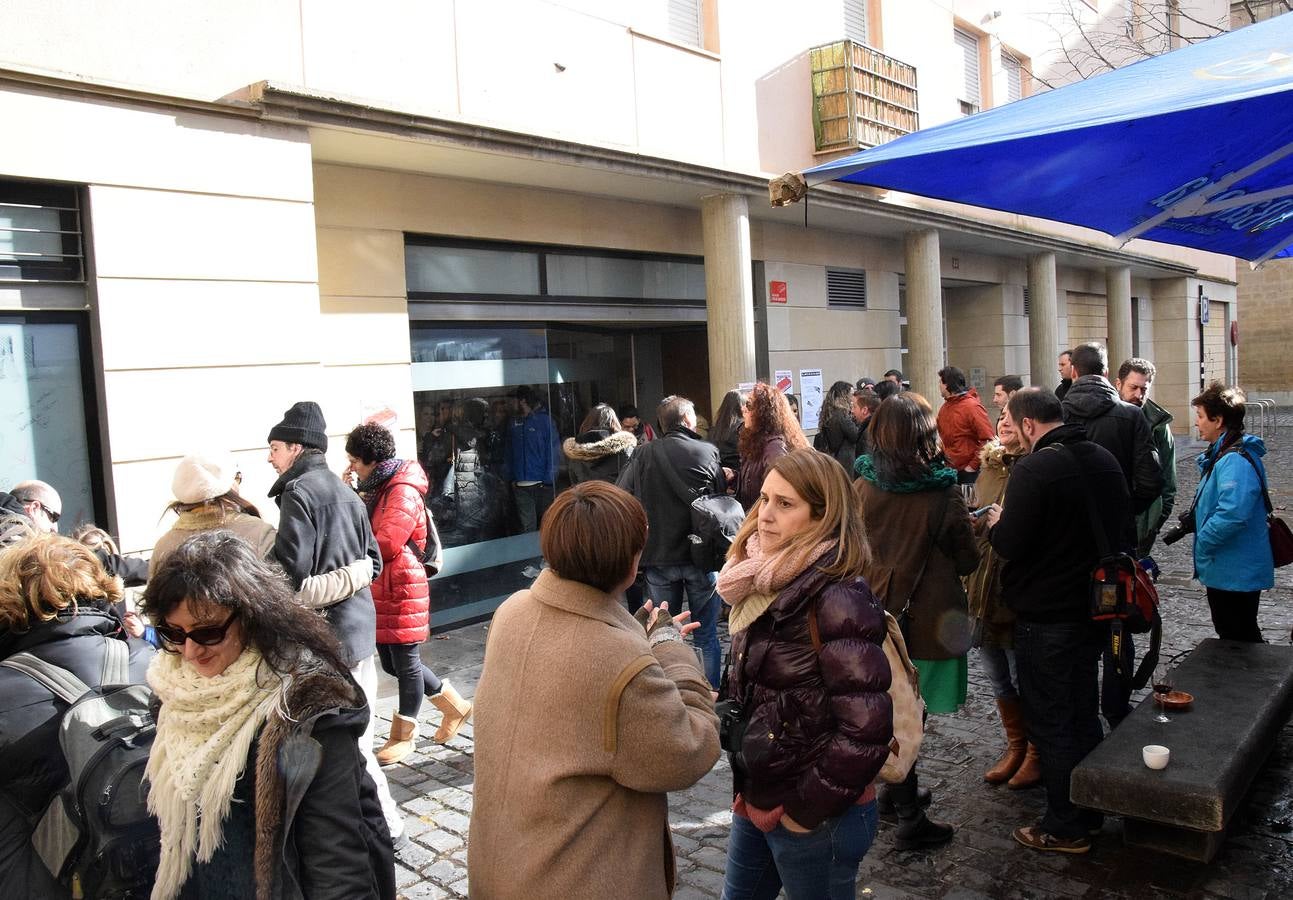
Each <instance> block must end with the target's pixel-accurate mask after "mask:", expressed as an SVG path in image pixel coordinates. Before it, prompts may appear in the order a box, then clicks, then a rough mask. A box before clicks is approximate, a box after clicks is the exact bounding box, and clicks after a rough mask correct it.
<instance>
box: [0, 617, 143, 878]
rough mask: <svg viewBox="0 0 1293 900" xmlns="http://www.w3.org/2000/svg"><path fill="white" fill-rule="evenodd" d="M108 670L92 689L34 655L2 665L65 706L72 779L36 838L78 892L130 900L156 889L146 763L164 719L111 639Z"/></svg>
mask: <svg viewBox="0 0 1293 900" xmlns="http://www.w3.org/2000/svg"><path fill="white" fill-rule="evenodd" d="M104 643H105V647H104V657H103V675H102V678H101V679H100V681H99V684H100V686H99V687H97V688H91V687H89V686H87V685H86V684H85V682H83V681H81V679H79V678H77V677H76V676H75V675H73V674H72V673H71V672H69V671H67V670H66V669H63V668H60V667H58V666H55V665H53V664H52V663H49V662H46V661H45V660H43V659H41V658H40V657H38V656H35V655H34V654H31V653H26V652H23V653H15V654H13V655H12V656H10V657H9V658H8V659H6V660H4V661H3V662H0V665H2V666H5V667H7V668H10V669H14V670H16V671H19V672H22V673H23V674H24V675H27V676H28V677H30V678H32V679H33V680H35V681H36V682H38V683H39V684H41V685H42V686H44V687H45V688H46V689H48V690H49V691H50V692H51V693H52V694H53V695H54V696H55V697H57V698H58V699H59V700H61V701H62V702H64V703H66V704H67V709H65V710H64V711H63V714H62V719H61V721H60V722H59V727H58V743H59V747H60V749H61V751H62V753H63V757H64V759H65V760H66V761H67V770H68V775H69V779H68V784H67V786H66V787H65V788H64V789H63V790H62V791H60V792H59V793H58V794H56V795H55V797H54V799H53V800H52V801H51V802H50V805H49V807H48V808H47V809H46V811H45V814H44V816H43V817H42V818H41V820H40V823H39V824H38V825H37V826H36V831H35V834H34V835H33V837H32V843H33V844H34V845H35V847H36V849H37V852H38V853H39V854H40V856H41V859H42V860H44V862H45V865H46V866H47V867H48V868H49V870H50V871H51V872H52V873H54V875H55V876H56V877H57V878H58V879H59V881H60V882H62V883H63V884H65V885H67V886H68V887H69V889H71V891H72V893H73V896H80V897H86V898H92V900H108V898H112V900H133V898H144V897H147V896H148V895H149V894H150V893H151V892H152V887H153V879H154V877H155V876H156V873H157V864H158V860H159V858H160V848H161V834H160V831H159V830H158V827H157V820H156V819H154V818H153V817H152V815H150V814H149V812H148V807H147V798H148V792H147V788H146V787H145V785H144V783H143V782H144V767H145V766H146V765H147V764H148V754H149V751H150V750H151V749H152V746H153V737H154V736H155V734H156V730H157V726H156V723H155V721H154V720H153V715H152V712H151V709H150V707H151V704H152V699H153V692H152V690H151V689H149V687H148V686H147V685H145V684H130V683H129V682H130V650H129V648H128V647H127V645H126V642H125V641H121V640H118V639H116V638H112V637H104Z"/></svg>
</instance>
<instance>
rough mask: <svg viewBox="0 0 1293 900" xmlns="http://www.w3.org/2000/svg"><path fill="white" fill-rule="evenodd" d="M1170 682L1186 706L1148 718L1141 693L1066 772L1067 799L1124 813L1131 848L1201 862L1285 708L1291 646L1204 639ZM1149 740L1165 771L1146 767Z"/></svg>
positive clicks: (1291, 691)
mask: <svg viewBox="0 0 1293 900" xmlns="http://www.w3.org/2000/svg"><path fill="white" fill-rule="evenodd" d="M1173 689H1174V690H1181V691H1188V692H1189V693H1191V694H1193V695H1194V706H1193V708H1192V709H1189V710H1169V711H1168V713H1167V715H1168V716H1169V717H1171V720H1172V721H1170V722H1166V723H1163V722H1155V721H1154V717H1155V716H1157V715H1158V713H1159V705H1158V704H1157V703H1155V702H1154V701H1153V699H1152V698H1148V697H1147V698H1146V699H1145V700H1144V702H1142V703H1141V704H1140V706H1139V707H1137V708H1136V710H1135V711H1134V712H1133V713H1132V714H1131V715H1130V716H1128V717H1127V718H1126V719H1125V720H1123V722H1122V724H1121V725H1119V726H1118V727H1117V728H1116V729H1115V730H1114V731H1113V732H1112V733H1111V734H1110V735H1109V736H1108V737H1106V738H1105V739H1104V741H1103V742H1102V743H1101V744H1100V746H1099V747H1097V748H1096V749H1095V750H1093V751H1092V752H1091V754H1090V755H1088V756H1087V758H1086V759H1084V760H1083V761H1082V762H1081V763H1080V764H1079V765H1078V767H1077V768H1076V769H1075V770H1074V771H1073V780H1072V787H1071V793H1070V796H1071V797H1072V798H1073V802H1074V803H1076V804H1077V805H1079V806H1084V807H1087V808H1090V809H1097V810H1100V811H1101V812H1105V813H1112V814H1114V815H1119V816H1122V817H1123V838H1124V840H1125V841H1126V843H1127V844H1129V845H1132V846H1139V847H1147V848H1150V849H1153V850H1159V851H1162V852H1164V853H1170V854H1173V855H1176V856H1182V857H1185V858H1186V859H1193V860H1199V861H1201V862H1208V861H1210V860H1211V859H1212V858H1213V857H1214V856H1215V855H1216V854H1217V851H1218V850H1220V849H1221V844H1222V841H1223V839H1224V836H1225V829H1226V825H1227V823H1228V822H1229V821H1230V818H1231V816H1233V815H1234V813H1235V810H1236V809H1238V808H1239V805H1240V804H1241V803H1242V802H1243V799H1244V795H1245V794H1246V793H1247V791H1248V787H1249V785H1250V784H1252V781H1253V778H1254V777H1255V776H1256V775H1257V771H1258V769H1259V768H1260V767H1261V765H1262V763H1263V762H1264V761H1265V760H1266V757H1267V755H1268V754H1269V753H1270V751H1271V748H1272V747H1273V746H1274V744H1275V740H1276V738H1277V737H1278V735H1279V732H1280V729H1281V728H1283V726H1284V723H1285V722H1286V721H1287V720H1288V717H1289V712H1290V709H1291V708H1293V647H1290V646H1286V645H1274V644H1243V643H1239V642H1237V641H1222V640H1217V639H1215V638H1210V639H1208V640H1205V641H1203V643H1201V644H1200V645H1199V646H1198V648H1197V649H1195V650H1194V651H1193V652H1192V653H1191V654H1190V655H1189V657H1188V658H1187V659H1186V660H1185V661H1184V662H1182V663H1181V664H1180V665H1179V666H1178V667H1177V668H1176V670H1175V672H1174V677H1173ZM1147 744H1161V745H1163V746H1165V747H1167V748H1169V749H1170V750H1171V751H1172V757H1171V762H1170V763H1169V764H1168V766H1167V768H1166V769H1162V770H1158V771H1155V770H1153V769H1150V768H1148V767H1147V766H1146V765H1145V764H1144V762H1143V760H1142V759H1141V748H1142V747H1144V746H1145V745H1147Z"/></svg>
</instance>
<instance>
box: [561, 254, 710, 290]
mask: <svg viewBox="0 0 1293 900" xmlns="http://www.w3.org/2000/svg"><path fill="white" fill-rule="evenodd" d="M547 268H548V293H549V294H551V295H553V296H556V297H634V298H641V299H644V300H702V301H703V300H704V299H705V266H704V264H702V263H692V262H675V261H671V260H658V259H631V258H622V257H612V256H579V255H574V254H565V253H549V254H547Z"/></svg>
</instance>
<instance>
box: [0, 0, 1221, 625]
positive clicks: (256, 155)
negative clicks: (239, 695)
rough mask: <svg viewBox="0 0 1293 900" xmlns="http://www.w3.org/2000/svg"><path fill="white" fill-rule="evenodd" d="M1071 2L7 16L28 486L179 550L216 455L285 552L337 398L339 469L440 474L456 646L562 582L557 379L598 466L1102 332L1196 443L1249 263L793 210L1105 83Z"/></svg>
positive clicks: (2, 437) (442, 581)
mask: <svg viewBox="0 0 1293 900" xmlns="http://www.w3.org/2000/svg"><path fill="white" fill-rule="evenodd" d="M1038 6H1039V8H1042V10H1043V12H1042V13H1039V14H1032V13H1030V14H1023V13H1018V12H1013V11H1006V12H1004V13H997V11H996V10H995V9H994V7H993V4H991V3H986V2H985V3H978V2H962V0H956V2H953V3H935V2H933V0H905V2H887V0H885V2H879V0H870V2H858V0H822V2H817V3H812V4H807V5H805V6H804V8H802V9H796V10H795V13H794V15H787V14H786V12H785V9H784V6H783V5H780V4H775V3H772V2H771V0H752V2H742V3H735V2H727V0H690V2H688V0H642V2H629V0H618V2H616V0H611V2H607V0H601V2H596V3H594V2H592V0H551V2H544V0H506V2H498V3H492V4H479V3H472V2H467V0H383V2H378V3H375V4H370V5H369V6H366V7H365V9H364V14H363V15H362V16H356V15H353V14H343V13H342V12H341V11H340V10H339V8H337V7H336V6H335V5H333V4H330V3H326V2H322V0H313V2H311V0H307V2H304V3H298V2H286V0H256V2H252V0H228V2H225V3H221V4H218V5H210V6H209V7H206V8H205V11H204V12H199V11H197V10H192V9H188V8H186V9H184V10H183V11H180V10H179V9H178V8H177V7H175V6H174V5H173V4H167V3H162V2H160V0H140V2H138V3H135V4H132V5H131V7H130V15H129V16H124V15H123V14H122V13H121V12H120V8H119V7H110V6H105V5H95V6H92V7H86V6H85V5H84V4H80V3H76V2H73V0H0V19H2V20H3V23H4V25H5V27H3V28H0V115H2V116H3V120H4V121H6V122H8V123H10V124H11V126H12V127H11V128H10V129H9V131H8V134H7V136H6V140H5V141H4V142H3V143H0V392H3V393H4V403H3V404H2V405H0V408H3V409H4V410H5V415H6V418H7V419H8V422H7V426H8V427H6V428H5V429H3V431H2V432H0V487H2V486H7V485H8V484H11V483H13V482H14V481H17V480H19V479H21V478H28V477H39V478H43V479H44V480H47V481H50V482H51V483H53V484H54V485H55V486H56V487H58V488H59V489H60V491H61V492H62V493H63V496H64V498H65V507H66V512H67V517H68V520H69V521H71V522H75V521H76V520H78V519H84V520H90V519H94V520H97V521H99V522H100V523H101V524H105V525H106V526H107V527H109V528H110V530H112V531H113V532H114V533H117V534H119V536H120V539H121V543H122V546H123V549H125V550H130V551H135V550H146V549H147V548H149V547H151V546H152V543H153V541H154V540H155V538H156V537H157V535H158V534H159V533H160V532H161V531H162V530H164V529H165V528H166V527H167V526H168V524H169V523H168V522H167V521H166V520H165V519H164V518H162V510H163V508H164V507H165V505H166V504H167V502H168V501H169V500H170V499H171V497H170V491H169V486H170V480H171V474H172V472H173V468H174V465H175V462H176V460H177V458H178V457H180V456H182V455H183V454H185V453H189V452H194V451H196V450H201V449H206V448H214V449H221V450H231V451H233V452H235V454H236V455H237V456H238V457H239V459H240V461H241V463H242V467H243V472H244V480H243V483H242V485H243V487H242V490H243V493H244V495H245V496H247V497H248V498H250V499H251V500H252V501H253V502H256V503H259V504H260V505H261V507H262V510H263V511H264V512H265V513H266V516H267V518H270V519H271V520H272V519H273V517H274V511H273V509H272V504H271V503H268V501H266V500H265V494H266V490H267V489H268V487H269V486H270V484H271V483H272V481H273V479H274V474H273V472H272V470H271V469H270V468H269V466H268V464H267V463H266V462H265V460H264V456H265V450H264V446H265V443H266V439H265V436H266V434H267V433H268V430H269V428H270V427H271V426H272V425H273V424H274V423H275V422H277V421H278V419H279V418H280V417H281V415H282V412H283V410H284V409H286V408H287V407H288V406H289V405H290V404H291V403H292V402H294V401H296V400H300V399H307V398H308V399H315V400H317V401H319V402H320V404H321V405H322V407H323V409H324V412H325V414H326V416H327V419H328V423H329V428H330V432H331V433H332V435H333V436H334V438H336V440H334V441H333V446H332V447H331V449H330V452H329V457H330V459H331V460H332V462H333V463H334V465H335V468H336V469H337V470H338V471H340V469H341V468H343V467H344V465H345V459H344V454H343V452H342V448H341V446H340V444H341V441H340V440H339V438H340V437H341V436H342V435H344V434H345V433H346V432H347V431H349V430H350V428H351V427H353V426H354V425H355V424H357V423H358V422H360V421H362V420H363V419H365V418H367V417H370V416H374V415H376V416H383V417H386V420H388V421H393V422H394V424H395V429H396V431H397V439H398V442H399V448H400V452H401V455H405V456H415V455H416V456H417V457H418V458H420V459H422V460H423V461H424V463H425V464H426V465H427V467H428V470H429V472H430V474H431V476H432V480H433V487H432V498H431V508H432V510H433V512H434V513H435V514H436V516H437V519H438V520H439V521H440V526H441V530H442V532H443V533H445V536H446V538H447V544H448V546H449V550H448V552H447V554H446V567H445V570H444V572H443V573H442V575H441V576H440V577H439V578H438V579H437V581H436V586H435V589H434V590H435V598H436V599H435V603H434V606H435V613H434V621H435V622H436V624H437V625H440V626H443V625H445V624H451V623H453V622H458V621H466V620H468V619H471V618H476V617H480V616H484V615H487V614H488V613H489V612H490V611H491V610H492V609H493V608H494V607H495V606H496V605H497V603H498V602H499V601H500V600H501V598H503V597H505V596H506V595H507V594H508V593H509V592H511V591H512V590H515V589H516V588H517V587H519V586H522V585H523V584H524V583H525V582H526V576H525V574H524V572H525V571H526V570H527V569H528V568H529V567H530V566H531V565H533V564H535V562H536V561H537V558H538V555H539V554H538V540H537V535H536V534H535V533H534V532H523V531H521V529H520V527H519V525H518V522H517V521H516V518H515V516H514V515H513V512H512V510H511V506H510V501H509V497H510V484H509V482H510V480H511V478H512V475H513V474H514V473H513V472H511V471H510V470H509V468H508V466H507V463H506V459H505V455H506V454H505V449H506V447H505V445H506V441H507V433H508V431H509V430H510V429H511V427H512V426H513V425H514V424H515V423H516V421H517V415H518V410H517V407H516V403H515V391H516V389H517V388H518V387H520V386H522V385H530V386H532V387H535V388H536V389H538V390H539V391H540V393H541V394H542V395H543V396H544V398H545V403H544V406H545V407H546V409H547V411H548V412H549V413H550V415H551V416H552V418H553V420H554V423H555V424H556V427H557V431H558V432H559V434H560V435H561V436H562V437H565V436H569V435H571V434H572V433H573V431H574V429H575V428H576V427H577V426H578V424H579V421H580V419H581V418H582V416H583V414H584V413H585V412H586V411H587V409H589V408H590V407H591V406H592V405H593V404H594V403H597V402H609V403H611V404H613V405H622V404H626V403H632V404H635V405H637V406H638V407H640V408H641V409H643V410H646V411H647V414H648V416H649V415H650V411H651V410H653V409H654V407H655V404H656V403H657V402H658V401H659V400H660V399H661V398H662V397H664V396H666V395H668V394H672V393H681V394H685V395H687V396H690V397H693V398H695V399H696V400H697V404H698V407H699V408H700V411H701V413H702V414H703V415H706V416H708V415H709V414H710V412H711V411H712V409H713V408H714V406H715V405H716V402H717V400H718V399H720V398H721V397H722V395H723V393H724V392H725V391H727V390H728V389H730V388H732V387H735V386H736V385H737V384H739V383H741V382H748V381H751V380H753V379H755V378H756V377H757V378H769V379H770V378H773V377H775V375H776V374H777V373H779V372H785V371H788V372H789V373H790V379H791V383H792V388H793V390H794V391H796V392H802V391H803V389H804V387H805V386H806V385H807V386H809V387H811V386H812V385H813V384H815V383H817V379H818V376H817V375H816V374H815V373H818V372H820V382H821V383H823V384H824V385H826V386H829V385H830V384H831V383H832V382H833V381H836V380H841V379H842V380H847V381H854V380H855V379H857V378H858V377H859V376H861V375H871V376H872V377H878V376H879V375H880V374H882V373H883V372H884V371H885V370H886V369H889V368H899V369H902V370H903V371H904V372H906V373H907V375H908V377H909V378H910V380H911V381H912V383H913V386H914V387H915V388H916V389H918V390H921V391H922V392H923V393H925V394H927V395H928V396H930V398H931V399H934V400H936V398H937V396H938V392H937V390H936V387H935V374H934V373H935V371H936V370H937V369H938V368H939V367H940V366H941V365H944V364H946V363H950V364H953V365H957V366H960V367H962V368H963V369H965V370H966V371H967V373H969V374H970V377H971V379H972V381H974V382H975V383H976V384H977V385H979V386H980V387H985V388H987V391H986V393H988V394H990V393H991V390H990V386H991V383H992V379H993V378H995V377H997V376H998V375H1002V374H1020V375H1023V376H1024V377H1025V380H1026V381H1031V382H1033V383H1038V384H1048V385H1049V384H1054V383H1055V381H1056V380H1057V374H1056V371H1055V366H1054V362H1055V356H1056V354H1057V352H1058V350H1059V349H1062V348H1063V347H1066V346H1068V345H1071V344H1073V343H1076V342H1079V341H1081V340H1086V339H1101V340H1107V341H1109V342H1110V344H1111V356H1113V357H1114V358H1115V360H1120V359H1121V358H1123V357H1125V356H1128V355H1131V354H1133V353H1136V354H1139V355H1142V356H1148V357H1151V358H1152V359H1154V361H1155V362H1156V363H1157V364H1158V366H1159V373H1160V374H1159V377H1158V380H1157V381H1156V383H1155V395H1156V397H1157V399H1158V400H1159V402H1160V403H1163V404H1164V405H1165V406H1167V407H1168V408H1169V409H1171V410H1172V411H1173V412H1174V413H1176V415H1177V420H1178V424H1179V425H1181V426H1182V427H1184V425H1186V424H1188V422H1189V416H1188V402H1189V398H1190V397H1191V396H1192V395H1193V393H1195V392H1196V389H1197V386H1198V384H1199V380H1200V365H1201V363H1202V366H1203V368H1204V370H1205V372H1204V374H1205V375H1206V376H1208V377H1219V378H1233V373H1234V371H1235V366H1236V360H1237V357H1236V353H1235V349H1234V347H1233V346H1232V345H1230V344H1229V343H1228V341H1226V340H1225V338H1226V335H1227V334H1228V331H1227V329H1228V324H1229V322H1231V321H1233V320H1234V311H1233V310H1234V297H1235V267H1234V261H1233V260H1231V259H1229V258H1224V257H1218V256H1214V255H1210V254H1204V253H1197V252H1192V251H1186V250H1183V249H1180V248H1174V247H1168V246H1165V245H1160V244H1152V243H1146V242H1143V241H1135V242H1132V243H1130V244H1128V245H1127V246H1126V247H1121V248H1120V247H1118V246H1117V245H1115V244H1114V243H1113V241H1112V240H1111V239H1109V238H1108V237H1106V236H1103V235H1100V234H1097V233H1094V232H1090V231H1086V230H1083V229H1078V228H1070V227H1067V226H1062V225H1057V224H1055V223H1051V222H1043V221H1038V220H1029V219H1024V218H1021V217H1018V216H1011V215H1004V214H999V213H993V212H989V211H983V210H972V209H968V208H964V207H956V206H954V205H950V204H945V203H939V202H936V201H930V200H924V199H921V198H915V197H907V196H897V195H885V194H883V193H882V192H877V191H873V190H867V189H855V188H850V187H842V186H823V187H820V188H815V189H814V190H813V191H812V192H811V193H810V197H809V202H808V204H807V206H805V205H804V204H798V205H796V206H792V207H790V208H786V209H774V208H773V207H771V205H770V204H769V203H768V193H767V181H768V178H769V177H770V176H773V175H779V174H781V173H783V172H787V171H800V170H802V169H805V168H808V167H810V166H812V165H814V164H815V163H817V162H820V161H822V160H823V159H828V158H831V156H832V154H839V153H847V152H851V151H852V150H855V149H857V147H858V146H865V145H866V143H867V142H868V141H869V140H873V139H876V135H877V134H878V133H879V132H877V131H875V128H880V131H881V132H883V134H882V135H881V136H882V137H887V136H892V134H891V132H892V133H900V132H901V131H902V130H903V129H909V128H911V127H915V126H921V127H927V126H930V125H935V124H938V123H939V122H942V121H947V120H949V119H952V118H955V117H957V116H960V115H965V114H969V113H972V112H973V111H975V110H977V109H981V108H987V107H990V106H993V105H999V104H1001V103H1004V102H1011V101H1012V100H1013V99H1015V98H1018V97H1022V96H1027V95H1028V94H1029V93H1030V92H1032V91H1033V90H1037V89H1041V87H1042V83H1043V81H1048V82H1049V81H1052V80H1056V79H1058V80H1062V79H1063V78H1066V77H1070V76H1069V75H1068V74H1066V72H1065V71H1064V68H1065V59H1066V56H1065V52H1064V48H1063V46H1061V45H1060V44H1058V43H1057V40H1058V39H1057V38H1056V27H1057V26H1056V20H1055V19H1053V18H1048V16H1049V17H1053V16H1056V15H1062V14H1067V15H1069V16H1070V18H1072V17H1074V16H1076V17H1077V19H1080V20H1081V21H1074V23H1073V26H1072V27H1074V28H1077V27H1084V28H1093V27H1101V28H1107V27H1113V26H1115V25H1117V23H1118V21H1119V19H1118V16H1120V15H1125V14H1126V12H1125V10H1126V7H1127V4H1126V3H1125V2H1101V3H1099V4H1095V3H1071V2H1065V3H1053V4H1050V3H1048V4H1038ZM1190 6H1191V10H1192V16H1194V17H1203V18H1206V17H1209V16H1210V17H1212V18H1220V19H1224V18H1225V17H1226V15H1227V13H1228V9H1227V5H1226V4H1224V3H1220V2H1215V3H1197V4H1192V5H1190ZM1074 9H1076V10H1077V11H1076V12H1072V10H1074ZM1064 10H1069V11H1070V12H1068V13H1063V11H1064ZM1058 21H1059V22H1060V25H1063V24H1064V20H1063V19H1060V20H1058ZM1061 33H1062V32H1061ZM845 41H851V42H853V43H850V44H848V45H844V44H843V42H845ZM839 46H847V47H849V48H854V47H858V48H862V50H857V51H854V50H852V49H850V50H849V51H848V52H851V53H858V54H865V57H866V59H865V64H864V65H860V66H858V67H854V68H853V69H852V74H851V75H850V77H852V78H854V79H855V81H854V82H851V83H850V85H849V90H848V91H847V92H846V94H847V97H848V98H851V101H852V102H853V103H854V106H852V107H849V108H848V109H849V111H848V114H847V116H846V119H847V124H850V125H851V126H852V131H851V132H850V131H849V130H848V129H847V128H846V129H845V134H844V136H843V138H842V143H841V138H840V136H839V135H838V134H835V135H827V134H826V133H825V126H824V124H823V123H824V122H825V121H826V120H827V119H828V118H829V115H828V113H829V110H828V109H827V107H826V105H825V101H824V97H825V95H826V94H827V93H829V91H827V90H826V89H825V88H824V87H823V84H824V82H823V81H821V80H815V73H814V62H813V60H814V56H813V51H814V49H817V48H823V47H839ZM818 58H820V57H818ZM853 58H855V59H860V58H861V56H855V57H853ZM818 68H819V70H820V66H819V67H818ZM899 88H901V90H899ZM885 129H888V131H885ZM832 142H833V143H832ZM823 146H825V149H819V148H821V147H823ZM966 177H967V178H972V177H974V173H973V172H967V173H966ZM1075 189H1080V186H1075ZM1200 296H1207V297H1208V298H1209V299H1210V301H1211V302H1210V304H1209V309H1210V316H1209V322H1208V324H1207V325H1204V326H1202V329H1201V327H1200V322H1199V318H1200V309H1201V305H1200V302H1199V298H1200ZM1115 364H1116V363H1115ZM805 372H807V373H808V374H809V377H808V378H807V379H805V378H804V373H805ZM804 424H805V427H806V428H808V429H809V430H812V429H813V428H814V427H815V424H816V423H815V421H811V420H810V421H806V422H805V423H804ZM557 478H558V483H559V484H560V483H562V480H563V479H564V473H563V472H559V473H558V475H557ZM266 507H269V508H268V509H266Z"/></svg>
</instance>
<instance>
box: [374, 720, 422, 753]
mask: <svg viewBox="0 0 1293 900" xmlns="http://www.w3.org/2000/svg"><path fill="white" fill-rule="evenodd" d="M417 736H418V720H417V719H410V718H409V717H408V716H401V715H400V714H399V713H396V714H395V716H394V718H392V719H391V736H390V737H388V738H387V739H386V743H385V744H383V745H382V749H380V750H378V751H377V754H376V755H377V764H378V765H379V766H390V765H394V764H395V763H397V762H401V761H402V760H403V759H404V757H406V756H408V755H409V754H410V753H412V752H413V742H414V741H415V740H416V739H417Z"/></svg>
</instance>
